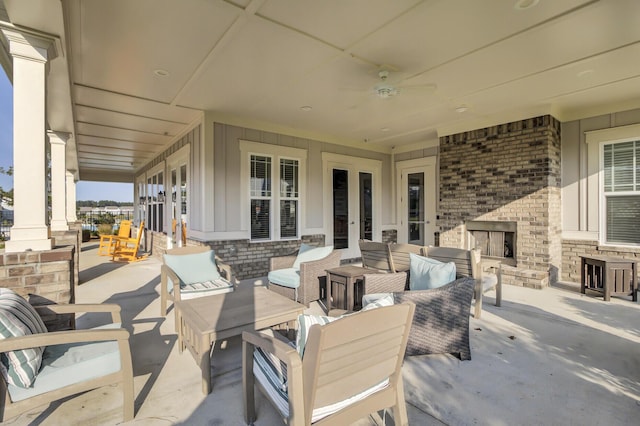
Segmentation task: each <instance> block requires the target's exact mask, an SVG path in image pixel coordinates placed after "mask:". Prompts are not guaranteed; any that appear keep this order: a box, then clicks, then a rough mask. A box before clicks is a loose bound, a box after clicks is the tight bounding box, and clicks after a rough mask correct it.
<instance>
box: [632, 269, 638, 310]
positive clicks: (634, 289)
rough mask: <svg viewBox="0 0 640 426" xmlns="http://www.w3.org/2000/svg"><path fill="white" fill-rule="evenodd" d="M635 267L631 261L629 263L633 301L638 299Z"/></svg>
mask: <svg viewBox="0 0 640 426" xmlns="http://www.w3.org/2000/svg"><path fill="white" fill-rule="evenodd" d="M636 268H637V266H636V263H635V262H633V263H632V264H631V300H633V301H634V302H637V301H638V275H637V273H638V272H637V270H636Z"/></svg>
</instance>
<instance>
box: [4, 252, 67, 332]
mask: <svg viewBox="0 0 640 426" xmlns="http://www.w3.org/2000/svg"><path fill="white" fill-rule="evenodd" d="M74 256H75V247H74V246H66V247H60V248H55V249H53V250H48V251H29V252H21V253H5V252H4V251H2V252H0V287H7V288H10V289H12V290H14V291H15V292H16V293H18V294H20V295H21V296H22V297H24V298H25V299H27V300H28V301H29V303H31V304H32V305H46V304H51V303H74V300H75V292H74V287H75V282H74V276H75V274H74V272H73V271H74ZM43 320H44V323H45V325H46V326H47V329H49V331H55V330H65V329H69V328H73V327H74V325H75V322H74V316H73V315H58V316H55V315H51V316H44V317H43Z"/></svg>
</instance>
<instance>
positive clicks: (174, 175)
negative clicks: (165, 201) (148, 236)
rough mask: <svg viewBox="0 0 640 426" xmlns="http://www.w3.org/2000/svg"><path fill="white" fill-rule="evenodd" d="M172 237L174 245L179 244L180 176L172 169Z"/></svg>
mask: <svg viewBox="0 0 640 426" xmlns="http://www.w3.org/2000/svg"><path fill="white" fill-rule="evenodd" d="M170 185H171V200H170V202H171V237H172V242H173V244H176V243H177V242H178V240H179V239H178V236H177V232H178V231H179V230H178V228H177V223H178V219H177V218H178V203H177V202H176V199H177V190H178V175H177V173H176V169H171V183H170Z"/></svg>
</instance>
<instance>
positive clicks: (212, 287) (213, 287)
mask: <svg viewBox="0 0 640 426" xmlns="http://www.w3.org/2000/svg"><path fill="white" fill-rule="evenodd" d="M232 291H233V284H231V283H230V282H229V281H227V280H225V279H224V278H218V279H216V280H209V281H203V282H199V283H191V284H185V285H181V286H180V298H181V299H182V300H187V299H194V298H196V297H200V296H208V295H211V294H221V293H230V292H232Z"/></svg>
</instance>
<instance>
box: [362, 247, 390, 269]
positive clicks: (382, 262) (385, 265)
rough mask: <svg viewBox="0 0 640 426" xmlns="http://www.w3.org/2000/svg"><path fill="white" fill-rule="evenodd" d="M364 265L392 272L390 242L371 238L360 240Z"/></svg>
mask: <svg viewBox="0 0 640 426" xmlns="http://www.w3.org/2000/svg"><path fill="white" fill-rule="evenodd" d="M358 246H359V247H360V254H361V257H362V266H363V267H365V268H373V269H377V270H379V271H385V272H392V271H393V266H392V265H391V253H390V252H389V244H387V243H381V242H376V241H369V240H358Z"/></svg>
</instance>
